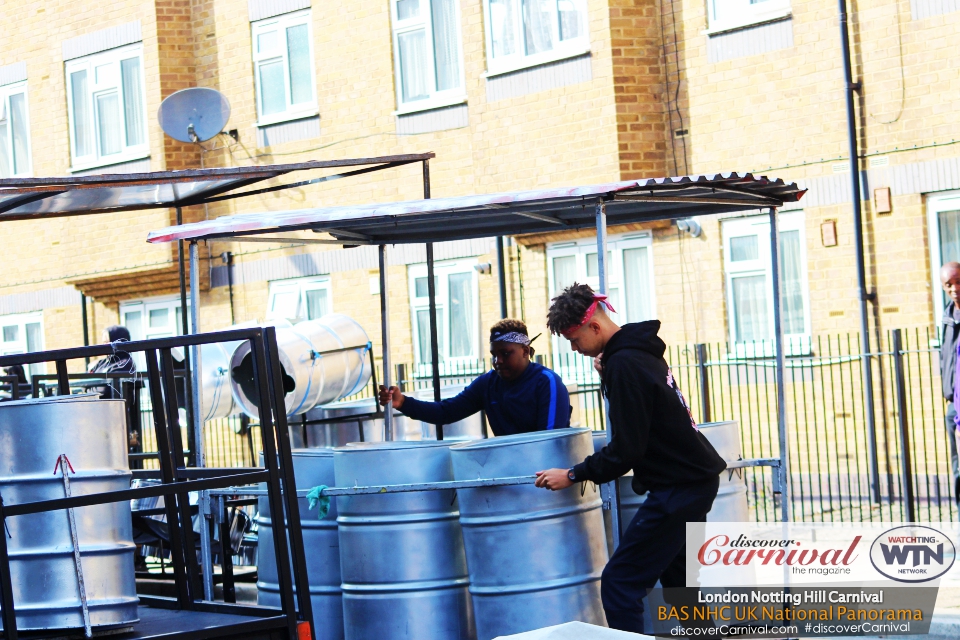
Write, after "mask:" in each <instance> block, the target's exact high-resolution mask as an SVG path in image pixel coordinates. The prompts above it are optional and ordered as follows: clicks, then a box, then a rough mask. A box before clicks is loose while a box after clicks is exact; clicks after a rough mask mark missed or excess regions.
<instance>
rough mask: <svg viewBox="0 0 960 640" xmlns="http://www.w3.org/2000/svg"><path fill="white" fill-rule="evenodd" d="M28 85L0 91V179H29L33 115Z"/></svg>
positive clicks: (17, 83)
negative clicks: (22, 177) (31, 116)
mask: <svg viewBox="0 0 960 640" xmlns="http://www.w3.org/2000/svg"><path fill="white" fill-rule="evenodd" d="M29 111H30V110H29V106H28V104H27V83H26V82H16V83H13V84H8V85H6V86H3V87H0V178H15V177H20V176H29V175H30V174H31V173H32V172H33V169H32V166H31V161H30V115H29Z"/></svg>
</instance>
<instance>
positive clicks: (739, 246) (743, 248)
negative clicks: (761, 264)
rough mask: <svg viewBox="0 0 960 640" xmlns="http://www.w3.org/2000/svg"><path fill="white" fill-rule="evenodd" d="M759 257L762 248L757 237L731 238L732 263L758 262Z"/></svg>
mask: <svg viewBox="0 0 960 640" xmlns="http://www.w3.org/2000/svg"><path fill="white" fill-rule="evenodd" d="M759 257H760V247H759V244H758V241H757V236H742V237H740V238H730V262H742V261H744V260H757V259H758V258H759Z"/></svg>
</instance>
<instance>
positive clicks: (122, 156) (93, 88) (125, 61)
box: [66, 44, 150, 170]
mask: <svg viewBox="0 0 960 640" xmlns="http://www.w3.org/2000/svg"><path fill="white" fill-rule="evenodd" d="M66 79H67V111H68V114H69V123H70V152H71V158H72V162H73V167H72V168H73V170H79V169H86V168H90V167H96V166H102V165H105V164H114V163H118V162H126V161H129V160H137V159H140V158H145V157H147V156H149V155H150V148H149V144H148V142H147V129H146V104H147V100H146V94H145V93H144V82H143V47H142V46H141V45H140V44H134V45H130V46H126V47H119V48H117V49H111V50H110V51H105V52H103V53H97V54H95V55H90V56H85V57H83V58H77V59H76V60H70V61H69V62H67V63H66Z"/></svg>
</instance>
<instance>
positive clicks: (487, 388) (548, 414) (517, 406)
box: [400, 362, 571, 436]
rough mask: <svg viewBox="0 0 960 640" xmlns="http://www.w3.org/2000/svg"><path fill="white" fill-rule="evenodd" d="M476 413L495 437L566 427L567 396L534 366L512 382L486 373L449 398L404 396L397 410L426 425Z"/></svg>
mask: <svg viewBox="0 0 960 640" xmlns="http://www.w3.org/2000/svg"><path fill="white" fill-rule="evenodd" d="M480 410H483V411H484V412H485V413H486V414H487V422H488V423H489V424H490V429H491V431H493V435H496V436H508V435H511V434H514V433H526V432H528V431H542V430H544V429H561V428H563V427H569V426H570V412H571V408H570V396H569V395H568V394H567V388H566V386H564V384H563V380H561V379H560V376H558V375H557V374H556V373H554V372H553V371H551V370H550V369H547V368H546V367H544V366H543V365H541V364H537V363H536V362H531V363H530V364H529V365H527V368H526V369H525V370H524V372H523V374H522V375H521V376H520V378H518V379H517V380H514V381H513V382H504V381H503V379H502V378H501V377H500V376H499V375H498V374H497V372H496V371H488V372H486V373H485V374H483V375H482V376H480V377H479V378H477V379H476V380H474V381H473V382H471V383H470V386H468V387H467V388H466V389H464V390H463V391H461V392H460V393H459V394H457V395H456V396H454V397H453V398H449V399H447V400H442V401H440V402H424V401H422V400H417V399H416V398H411V397H410V396H407V397H406V398H405V399H404V401H403V406H402V407H401V408H400V412H401V413H403V414H404V415H405V416H409V417H411V418H413V419H415V420H422V421H423V422H428V423H430V424H453V423H454V422H459V421H460V420H463V419H464V418H466V417H467V416H470V415H473V414H474V413H476V412H477V411H480Z"/></svg>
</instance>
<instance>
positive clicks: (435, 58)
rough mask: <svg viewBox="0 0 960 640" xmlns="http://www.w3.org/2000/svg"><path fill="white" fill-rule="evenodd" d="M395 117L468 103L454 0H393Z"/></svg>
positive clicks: (458, 11) (456, 4)
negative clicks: (400, 114) (465, 101)
mask: <svg viewBox="0 0 960 640" xmlns="http://www.w3.org/2000/svg"><path fill="white" fill-rule="evenodd" d="M390 7H391V10H392V14H393V59H394V73H395V74H396V89H397V111H398V113H403V112H408V111H418V110H423V109H431V108H435V107H440V106H447V105H451V104H459V103H462V102H463V101H464V100H466V93H465V91H464V87H463V62H462V61H463V53H462V51H461V45H460V7H459V2H457V1H456V0H391V2H390Z"/></svg>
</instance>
